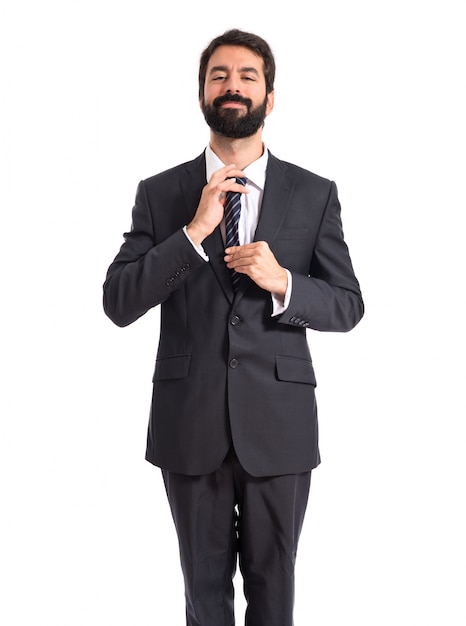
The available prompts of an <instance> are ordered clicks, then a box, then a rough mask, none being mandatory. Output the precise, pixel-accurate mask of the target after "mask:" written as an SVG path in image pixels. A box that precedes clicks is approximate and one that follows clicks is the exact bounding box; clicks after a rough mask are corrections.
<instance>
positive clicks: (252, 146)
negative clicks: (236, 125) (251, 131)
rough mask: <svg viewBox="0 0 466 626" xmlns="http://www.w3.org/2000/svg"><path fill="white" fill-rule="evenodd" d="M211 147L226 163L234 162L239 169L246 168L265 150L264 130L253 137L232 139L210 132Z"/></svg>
mask: <svg viewBox="0 0 466 626" xmlns="http://www.w3.org/2000/svg"><path fill="white" fill-rule="evenodd" d="M210 147H211V148H212V150H213V151H214V152H215V154H216V155H217V156H218V158H219V159H220V160H221V161H222V163H224V164H225V165H230V164H231V163H234V164H235V165H236V166H237V167H238V168H239V169H242V170H243V169H244V168H245V167H247V166H248V165H249V164H250V163H252V162H253V161H256V160H257V159H258V158H259V157H261V156H262V154H263V152H264V145H263V143H262V132H261V131H259V132H257V133H256V134H255V135H252V137H244V138H243V139H232V138H231V137H221V136H220V135H216V134H215V133H213V132H211V133H210Z"/></svg>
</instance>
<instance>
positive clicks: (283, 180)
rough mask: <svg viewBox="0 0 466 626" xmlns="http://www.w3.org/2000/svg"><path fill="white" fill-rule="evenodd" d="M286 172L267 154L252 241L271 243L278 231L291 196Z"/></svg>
mask: <svg viewBox="0 0 466 626" xmlns="http://www.w3.org/2000/svg"><path fill="white" fill-rule="evenodd" d="M286 171H287V168H286V165H285V164H284V163H283V162H282V161H279V160H278V159H277V158H276V157H274V156H273V155H272V154H269V162H268V165H267V176H266V179H265V188H264V196H263V198H262V207H261V211H260V217H259V222H258V224H257V228H256V234H255V236H254V241H267V242H268V243H271V242H273V240H274V239H275V237H276V236H277V233H278V231H279V230H280V226H281V225H282V222H283V220H284V218H285V215H286V212H287V211H288V206H289V202H290V195H291V194H290V191H291V184H290V181H289V180H288V177H287V175H286Z"/></svg>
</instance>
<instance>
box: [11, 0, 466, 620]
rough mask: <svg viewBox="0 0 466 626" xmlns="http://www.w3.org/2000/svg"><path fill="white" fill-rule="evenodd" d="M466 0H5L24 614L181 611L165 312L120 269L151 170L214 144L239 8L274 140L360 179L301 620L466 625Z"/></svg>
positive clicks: (16, 509) (16, 524) (14, 485)
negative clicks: (209, 117)
mask: <svg viewBox="0 0 466 626" xmlns="http://www.w3.org/2000/svg"><path fill="white" fill-rule="evenodd" d="M462 4H463V3H462V2H460V1H458V2H455V1H454V0H442V2H440V1H438V2H433V1H429V0H424V1H422V2H421V1H419V2H417V1H415V0H404V1H403V2H400V1H393V0H392V2H378V1H376V0H372V1H369V0H366V1H364V0H353V1H352V2H348V1H345V0H340V1H338V0H325V1H324V0H321V1H320V2H315V1H313V0H310V1H308V2H299V3H297V2H286V3H283V2H280V3H279V2H273V1H272V2H269V3H265V2H248V3H224V2H218V1H217V2H213V1H211V0H208V1H206V2H194V1H192V2H185V3H178V2H171V3H166V2H164V3H162V2H155V1H154V0H152V1H150V0H132V1H131V2H123V1H121V0H113V1H110V0H92V1H91V0H79V1H78V0H76V1H71V0H67V1H66V0H56V1H53V0H41V1H40V2H39V1H37V2H35V1H33V0H29V1H28V0H11V1H9V2H8V1H6V2H5V1H3V2H2V3H1V10H0V23H1V26H0V29H1V32H0V46H1V50H0V52H1V89H2V94H1V98H0V107H1V118H0V124H1V131H0V132H1V134H0V146H1V148H0V149H1V162H0V172H1V174H0V183H1V228H2V237H1V245H0V255H1V281H0V285H1V291H0V293H1V297H2V304H1V308H0V314H1V332H2V339H1V360H2V377H1V384H2V392H1V407H0V409H1V426H0V429H1V430H0V472H1V473H0V481H1V483H0V484H1V487H0V489H1V492H0V506H1V516H0V525H1V528H0V542H1V545H0V548H1V553H0V576H1V581H0V593H1V596H2V597H1V600H0V621H1V623H2V624H4V625H5V626H18V625H21V626H23V625H26V624H27V625H28V626H29V625H32V626H42V625H44V626H106V625H109V626H110V625H111V626H134V625H137V626H149V625H163V626H181V625H182V624H183V623H184V601H183V587H182V581H181V575H180V572H179V564H178V554H177V544H176V537H175V532H174V529H173V526H172V521H171V518H170V514H169V510H168V505H167V503H166V499H165V494H164V492H163V487H162V481H161V477H160V475H159V470H158V469H156V468H154V467H153V466H151V465H149V464H148V463H147V462H146V461H144V451H145V437H146V426H147V419H148V412H149V401H150V393H151V377H152V369H153V362H154V357H155V350H156V346H157V339H158V312H157V311H156V310H154V311H151V312H149V313H148V314H147V315H146V316H145V317H144V318H142V319H141V320H139V321H138V322H137V323H136V324H134V325H132V326H130V327H128V328H126V329H119V328H117V327H116V326H113V325H112V323H111V322H110V321H109V320H108V319H107V318H106V317H105V316H104V314H103V312H102V308H101V287H102V283H103V280H104V277H105V273H106V270H107V267H108V265H109V264H110V262H111V261H112V259H113V257H114V256H115V254H116V253H117V251H118V248H119V246H120V244H121V243H122V233H123V232H124V231H126V230H127V229H128V228H129V226H130V211H131V208H132V204H133V200H134V194H135V190H136V186H137V183H138V182H139V180H140V179H142V178H145V177H147V176H150V175H152V174H155V173H157V172H158V171H161V170H163V169H166V168H168V167H171V166H173V165H176V164H178V163H181V162H183V161H185V160H189V159H191V158H194V157H195V156H197V155H198V154H199V153H200V152H201V151H202V149H203V148H204V147H205V145H206V142H207V140H208V132H207V128H206V125H205V123H204V120H203V117H202V115H201V113H200V111H199V109H198V103H197V69H198V59H199V55H200V53H201V51H202V49H203V48H204V47H205V46H206V45H207V44H208V42H209V41H210V39H211V38H213V37H214V36H216V35H218V34H220V33H221V32H223V31H224V30H226V29H227V28H231V27H239V28H242V29H245V30H251V31H253V32H256V33H257V34H260V35H261V36H263V37H265V38H266V39H267V40H268V41H269V43H270V44H271V46H272V48H273V50H274V52H275V55H276V60H277V80H276V107H275V110H274V112H273V113H272V115H271V116H270V118H269V119H268V120H267V123H266V129H265V135H264V137H265V140H266V143H267V145H268V147H269V148H270V149H271V150H272V152H273V153H274V154H275V155H276V156H278V157H280V158H282V159H286V160H290V161H292V162H294V163H297V164H298V165H301V166H303V167H306V168H308V169H311V170H313V171H315V172H316V173H318V174H320V175H322V176H325V177H327V178H332V179H334V180H335V181H336V183H337V185H338V189H339V194H340V199H341V203H342V207H343V213H342V216H343V224H344V228H345V236H346V239H347V242H348V244H349V247H350V251H351V255H352V259H353V263H354V266H355V270H356V273H357V275H358V278H359V280H360V282H361V286H362V289H363V294H364V298H365V302H366V308H367V312H366V316H365V318H364V319H363V321H362V322H361V324H360V325H359V326H358V327H357V328H356V329H355V330H354V331H352V332H351V333H349V334H344V335H340V334H318V333H310V334H309V342H310V345H311V350H312V353H313V357H314V361H315V367H316V370H317V377H318V390H317V391H318V401H319V411H320V427H321V452H322V457H323V463H322V465H321V466H320V467H319V469H318V470H316V471H315V472H314V474H313V484H312V488H311V498H310V503H309V508H308V513H307V518H306V522H305V526H304V529H303V533H302V539H301V545H300V551H299V554H298V565H297V595H296V611H295V622H296V626H308V625H310V624H312V626H336V625H339V626H340V625H342V626H343V625H344V626H353V625H354V626H385V625H386V626H393V625H394V624H396V625H397V626H417V625H419V626H464V624H465V623H466V607H465V601H466V600H465V589H466V576H465V567H466V566H465V563H466V542H465V528H466V515H465V480H464V479H465V474H466V472H465V462H464V457H465V454H464V450H465V443H466V441H465V435H464V420H465V417H466V411H465V402H464V373H465V372H464V351H465V332H464V322H465V296H464V291H465V278H464V273H465V272H464V270H465V263H464V220H463V213H464V209H465V200H464V171H465V165H466V163H465V140H466V133H465V121H464V120H465V111H466V99H465V87H464V85H465V65H464V60H465V58H466V50H465V45H464V40H465V36H464V21H463V19H462V18H461V13H460V8H461V5H462ZM236 581H237V583H238V585H237V588H238V594H237V595H238V623H239V624H241V623H242V621H243V620H242V615H241V614H242V611H243V602H242V600H241V595H242V594H241V584H240V577H239V576H238V577H237V579H236Z"/></svg>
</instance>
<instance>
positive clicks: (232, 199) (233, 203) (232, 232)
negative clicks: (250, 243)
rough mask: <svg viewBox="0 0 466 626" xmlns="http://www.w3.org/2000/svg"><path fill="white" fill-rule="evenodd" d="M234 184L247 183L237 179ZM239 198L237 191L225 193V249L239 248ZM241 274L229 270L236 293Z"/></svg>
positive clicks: (245, 179)
mask: <svg viewBox="0 0 466 626" xmlns="http://www.w3.org/2000/svg"><path fill="white" fill-rule="evenodd" d="M236 182H237V183H239V184H240V185H243V186H245V185H246V183H247V182H248V179H247V178H237V179H236ZM241 196H242V194H241V193H239V192H238V191H227V194H226V200H225V206H224V210H225V248H231V247H232V246H239V237H238V222H239V216H240V214H241ZM240 278H241V274H238V273H237V272H235V270H231V280H232V283H233V289H234V290H235V291H236V289H237V288H238V283H239V281H240Z"/></svg>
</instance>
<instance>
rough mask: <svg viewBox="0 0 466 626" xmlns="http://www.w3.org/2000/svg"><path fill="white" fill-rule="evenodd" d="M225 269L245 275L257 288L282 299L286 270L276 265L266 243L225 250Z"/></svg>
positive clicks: (285, 286)
mask: <svg viewBox="0 0 466 626" xmlns="http://www.w3.org/2000/svg"><path fill="white" fill-rule="evenodd" d="M225 262H226V264H227V267H228V268H230V269H234V270H236V271H237V272H238V273H240V274H247V275H248V276H249V278H251V280H253V281H254V282H255V283H256V284H257V285H259V287H261V288H262V289H265V290H266V291H270V292H271V293H273V294H275V295H277V296H281V297H284V296H285V293H286V288H287V285H288V276H287V273H286V270H285V269H284V268H283V267H282V266H281V265H280V264H279V263H278V261H277V259H276V258H275V256H274V254H273V252H272V251H271V250H270V248H269V244H268V243H267V242H266V241H255V242H253V243H247V244H245V245H244V246H234V247H232V248H227V249H226V250H225Z"/></svg>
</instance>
